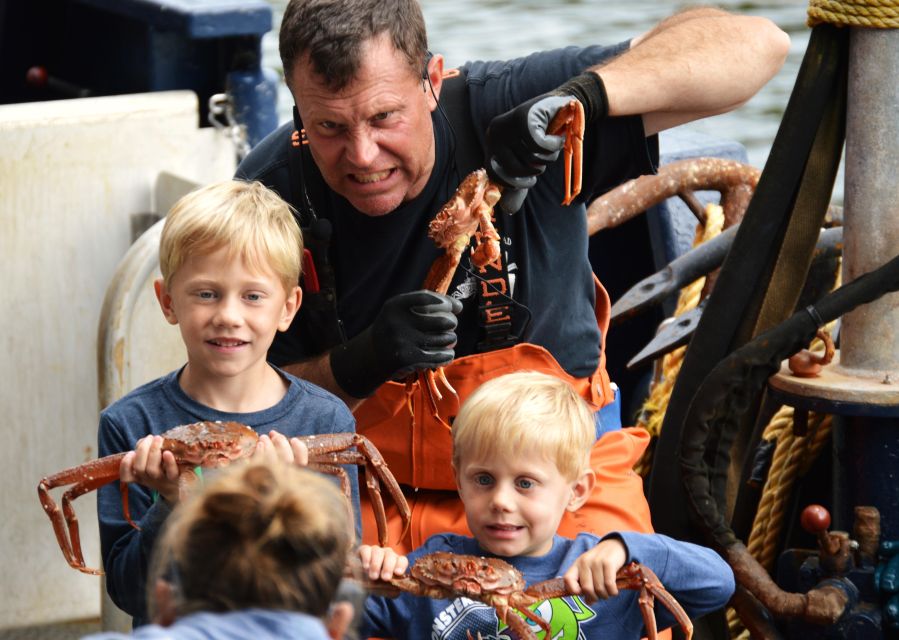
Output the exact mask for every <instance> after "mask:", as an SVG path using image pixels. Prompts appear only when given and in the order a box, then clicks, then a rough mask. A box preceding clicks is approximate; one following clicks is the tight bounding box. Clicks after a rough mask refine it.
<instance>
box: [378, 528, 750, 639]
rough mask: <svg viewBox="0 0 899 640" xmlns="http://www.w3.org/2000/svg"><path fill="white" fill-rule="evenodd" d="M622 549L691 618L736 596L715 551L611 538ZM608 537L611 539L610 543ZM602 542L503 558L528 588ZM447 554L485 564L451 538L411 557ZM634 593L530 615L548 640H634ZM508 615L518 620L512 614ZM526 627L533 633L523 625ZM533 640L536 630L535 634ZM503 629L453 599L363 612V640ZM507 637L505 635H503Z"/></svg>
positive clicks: (386, 603) (465, 543) (665, 621)
mask: <svg viewBox="0 0 899 640" xmlns="http://www.w3.org/2000/svg"><path fill="white" fill-rule="evenodd" d="M609 536H617V537H618V538H619V539H620V540H621V541H622V542H624V544H625V546H626V547H627V552H628V559H627V561H628V562H631V561H636V562H639V563H641V564H643V565H645V566H647V567H649V568H650V569H651V570H652V571H654V572H655V573H656V575H658V577H659V579H660V580H661V582H662V584H663V585H665V588H666V589H667V590H668V592H669V593H671V595H673V596H674V598H675V599H676V600H677V601H678V602H680V604H681V606H682V607H683V608H684V610H685V611H686V612H687V615H689V616H690V618H694V617H696V616H700V615H703V614H705V613H708V612H710V611H714V610H716V609H720V608H721V607H723V606H724V605H725V604H726V603H727V601H728V600H729V599H730V596H731V594H732V593H733V591H734V576H733V572H732V571H731V568H730V566H729V565H728V564H727V563H726V562H725V561H724V560H723V559H722V558H721V557H720V556H719V555H718V554H717V553H715V552H714V551H712V550H711V549H707V548H705V547H701V546H699V545H695V544H691V543H688V542H679V541H677V540H674V539H672V538H669V537H667V536H664V535H661V534H643V533H613V534H609ZM607 537H608V536H607ZM599 542H600V538H597V537H596V536H593V535H591V534H588V533H582V534H579V535H578V536H577V538H575V539H573V540H572V539H569V538H563V537H561V536H556V537H555V539H554V540H553V547H552V549H551V550H550V551H549V553H547V554H546V555H543V556H539V557H515V558H502V559H503V560H505V561H506V562H508V563H509V564H511V565H512V566H514V567H515V568H516V569H517V570H518V571H520V572H521V574H522V575H523V576H524V579H525V582H526V583H527V584H528V585H533V584H534V583H537V582H541V581H543V580H549V579H552V578H556V577H559V576H561V575H563V574H564V573H565V571H566V570H567V569H568V568H569V567H570V566H571V565H572V564H574V561H575V560H576V559H577V558H578V557H579V556H580V555H581V554H583V553H584V552H585V551H588V550H589V549H592V548H593V547H594V546H596V544H597V543H599ZM434 551H449V552H452V553H457V554H467V555H476V556H489V555H490V554H488V553H486V552H484V551H483V550H482V549H481V548H480V547H479V546H478V543H477V541H476V540H474V539H473V538H470V537H467V536H460V535H455V534H440V535H436V536H431V537H430V538H428V540H426V541H425V544H424V545H423V546H422V547H420V548H419V549H416V550H415V551H414V552H412V553H410V554H409V561H410V563H413V562H414V561H415V560H416V559H417V558H419V557H421V556H422V555H424V554H427V553H432V552H434ZM638 597H639V591H631V590H619V594H618V595H617V596H616V597H614V598H609V599H607V600H599V601H597V602H594V603H592V604H589V605H588V604H587V603H586V602H584V601H583V600H582V599H581V598H580V597H578V596H567V597H564V598H552V599H550V600H544V601H542V602H539V603H537V604H536V605H534V606H533V607H531V608H532V609H533V610H536V611H537V612H538V614H539V615H540V616H541V617H542V618H543V619H544V620H546V621H548V622H549V624H550V628H551V633H550V635H549V636H547V637H552V638H553V640H583V639H584V638H603V639H604V640H613V639H615V638H622V639H628V640H630V639H632V638H639V637H641V634H644V631H643V616H642V614H641V612H640V606H639V602H638V600H637V599H638ZM655 614H656V620H657V623H658V628H659V629H665V628H667V627H669V626H671V625H672V624H674V618H673V617H672V616H671V614H670V613H669V612H668V610H667V609H666V608H665V606H664V605H663V604H661V602H660V601H659V600H658V599H657V600H656V607H655ZM510 615H517V614H515V613H513V612H510ZM528 624H530V625H534V623H533V622H530V621H528ZM533 628H534V630H535V633H536V632H537V631H540V629H539V627H537V626H536V625H534V626H533ZM505 629H507V627H506V625H505V624H503V623H502V622H500V621H499V620H498V618H497V616H496V612H495V610H494V609H493V608H492V607H490V606H489V605H486V604H484V603H481V602H477V601H474V600H470V599H469V598H464V597H458V598H453V599H451V600H448V599H443V600H439V599H430V598H421V597H417V596H413V595H410V594H407V593H403V594H401V595H400V596H398V597H397V598H386V597H382V596H369V597H368V598H367V600H366V604H365V616H364V620H363V629H362V634H363V635H362V637H363V638H365V637H369V636H377V637H385V638H394V639H395V640H403V639H405V638H408V639H410V640H418V639H420V638H431V640H465V639H466V638H467V637H468V635H467V634H468V632H470V633H471V637H477V634H478V633H480V634H481V636H482V637H483V638H484V639H485V640H488V639H500V638H505V637H507V636H506V635H503V633H504V630H505ZM506 633H508V632H506Z"/></svg>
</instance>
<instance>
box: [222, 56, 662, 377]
mask: <svg viewBox="0 0 899 640" xmlns="http://www.w3.org/2000/svg"><path fill="white" fill-rule="evenodd" d="M627 46H628V43H622V44H619V45H616V46H613V47H600V46H592V47H583V48H582V47H568V48H565V49H558V50H555V51H549V52H540V53H535V54H532V55H529V56H527V57H524V58H519V59H516V60H511V61H503V62H471V63H468V64H466V65H465V66H464V69H465V71H466V73H467V75H466V82H467V84H468V93H469V101H470V112H471V118H472V120H473V124H474V130H475V131H476V132H477V134H478V136H479V137H480V142H481V144H482V145H483V134H484V131H486V129H487V125H488V124H489V123H490V121H491V120H492V119H493V117H495V116H496V115H498V114H501V113H504V112H506V111H508V110H509V109H512V108H513V107H515V106H516V105H518V104H520V103H521V102H524V101H525V100H527V99H529V98H532V97H534V96H537V95H541V94H543V93H546V92H548V91H550V90H552V89H554V88H555V87H557V86H559V85H560V84H562V83H563V82H565V81H566V80H568V79H569V78H571V77H572V76H574V75H577V74H578V73H580V72H581V71H582V70H584V69H586V68H588V67H590V66H593V65H595V64H597V63H599V62H601V61H603V60H607V59H609V58H611V57H613V56H615V55H617V54H618V53H620V52H621V51H624V50H626V48H627ZM432 120H433V125H434V134H435V145H436V146H435V148H436V159H435V165H434V169H433V171H432V173H431V176H430V179H429V180H428V182H427V184H426V186H425V188H424V190H423V191H422V193H421V194H420V195H419V196H418V197H417V198H415V200H413V201H410V202H406V203H404V204H402V205H401V206H400V207H398V208H397V209H396V210H394V211H393V212H391V213H390V214H388V215H385V216H378V217H371V216H367V215H365V214H363V213H361V212H359V211H357V210H356V209H355V208H354V207H353V206H352V205H350V203H349V202H348V201H347V200H346V199H344V198H343V197H341V196H339V195H337V194H336V193H334V192H332V191H330V190H329V189H327V188H325V193H324V194H322V195H321V196H320V197H318V198H313V200H317V201H316V202H314V204H315V207H316V210H317V214H318V216H319V217H324V218H327V219H329V220H330V221H331V224H332V241H331V246H330V252H329V258H330V260H331V261H332V263H333V265H334V269H335V275H336V288H337V296H338V303H337V311H338V315H339V317H340V321H341V323H342V325H343V330H344V332H345V335H346V337H348V338H351V337H353V336H355V335H357V334H358V333H360V332H361V331H362V330H364V329H365V328H366V327H368V326H369V325H370V324H371V323H372V322H373V320H374V319H375V317H376V316H377V314H378V312H379V311H380V309H381V305H382V304H383V302H384V301H385V300H386V299H388V298H389V297H391V296H394V295H396V294H399V293H403V292H407V291H412V290H416V289H420V288H421V287H422V283H423V282H424V280H425V276H426V275H427V273H428V270H429V268H430V266H431V264H432V263H433V262H434V260H435V259H436V258H437V257H438V255H439V253H440V252H439V250H438V249H437V248H436V246H435V245H434V243H433V242H432V241H431V240H429V239H428V235H427V234H428V223H429V222H430V220H431V219H432V218H433V217H434V215H435V214H436V213H437V211H438V210H439V209H440V207H441V206H442V205H443V204H444V203H445V202H446V201H447V200H449V198H450V197H451V195H452V194H453V192H454V191H455V188H456V187H457V186H458V185H459V183H460V182H461V180H462V178H463V177H464V176H463V175H461V174H460V172H459V170H458V168H457V166H456V159H455V157H454V155H453V153H454V149H455V140H454V136H455V133H454V131H453V130H452V128H451V126H450V125H449V124H448V123H447V120H446V118H445V117H444V116H443V114H442V113H441V112H440V110H439V109H438V110H435V111H434V113H433V115H432ZM292 130H293V125H292V124H286V125H284V126H282V127H281V128H279V129H278V130H277V131H275V132H273V133H272V134H270V135H269V136H268V137H266V138H265V139H264V140H263V141H261V142H260V143H259V144H258V145H257V146H256V148H254V149H253V151H252V152H251V153H250V155H249V156H247V158H246V159H245V160H244V161H243V162H242V163H241V165H240V167H239V168H238V171H237V177H238V178H241V179H249V180H259V181H261V182H263V183H264V184H266V185H267V186H269V187H271V188H273V189H274V190H275V191H277V192H278V193H279V194H280V195H281V196H282V197H284V198H285V199H287V200H288V201H291V202H292V203H293V204H295V205H296V204H297V203H296V198H298V197H299V196H298V193H299V189H298V187H297V185H295V184H291V181H290V177H289V172H288V160H287V154H288V148H289V144H290V142H289V138H290V134H291V132H292ZM587 134H588V135H587V137H586V138H585V141H584V145H585V148H584V163H583V165H584V177H583V191H582V193H581V196H580V197H579V198H578V199H577V200H576V201H575V203H574V204H572V205H571V206H567V207H564V206H562V205H561V204H560V203H561V201H562V191H563V164H562V162H561V161H559V162H556V163H554V164H553V165H551V166H549V167H548V168H547V170H546V172H545V173H544V174H543V175H542V176H540V177H539V178H538V180H537V184H536V186H535V187H534V188H532V189H530V191H529V192H528V196H527V199H526V200H525V202H524V206H523V207H522V209H521V210H520V211H519V212H518V213H516V214H515V215H513V216H507V215H503V214H500V213H499V212H498V211H497V213H496V217H497V223H498V224H497V226H498V227H499V229H500V233H501V235H502V242H501V245H502V248H503V252H504V259H505V263H506V265H507V268H508V271H509V282H510V285H511V289H512V291H511V295H512V298H514V302H513V303H512V304H513V308H514V311H513V318H514V319H513V328H512V333H513V334H515V335H517V336H519V337H520V339H521V341H524V342H530V343H533V344H537V345H540V346H543V347H545V348H546V349H547V350H548V351H549V352H550V353H551V354H552V355H553V356H554V357H555V358H556V360H557V361H558V362H559V364H561V365H562V367H563V368H564V369H565V370H566V371H567V372H568V373H569V374H571V375H573V376H576V377H585V376H588V375H590V374H591V373H593V371H594V370H595V369H596V366H597V364H598V361H599V349H600V336H599V329H598V327H597V326H596V320H595V317H594V309H593V307H594V302H595V291H594V285H593V275H592V269H591V265H590V262H589V260H588V256H587V240H588V237H587V228H586V206H585V203H587V202H589V201H590V200H592V199H593V198H595V197H596V196H598V195H601V194H602V193H604V192H605V191H607V190H609V189H611V188H613V187H615V186H617V185H618V184H620V183H622V182H624V181H626V180H628V179H630V178H633V177H636V176H639V175H644V174H647V173H652V172H653V171H654V167H655V164H656V161H657V155H658V154H657V149H656V147H657V144H656V140H655V138H654V137H651V138H649V139H647V138H646V137H645V133H644V130H643V124H642V118H641V117H639V116H634V117H626V118H607V119H605V120H602V121H601V122H599V123H595V124H593V125H590V126H588V129H587ZM478 286H479V282H478V280H477V278H476V277H475V275H474V274H472V273H471V267H470V262H469V257H468V255H467V254H466V255H464V256H463V258H462V264H461V265H460V268H459V270H458V271H457V272H456V276H455V278H454V279H453V282H452V285H451V286H450V289H449V295H452V296H454V297H456V298H458V299H460V300H461V301H462V302H463V311H462V313H461V315H460V320H459V326H458V329H457V331H456V333H457V336H458V343H457V345H456V348H455V352H456V356H457V357H460V356H465V355H469V354H471V353H474V352H476V351H477V348H478V347H477V344H478V342H479V341H480V339H481V335H480V334H481V327H480V325H479V320H478V309H477V296H476V289H477V287H478ZM305 308H306V301H305V300H304V306H303V307H301V308H300V311H299V314H298V318H297V319H296V320H295V322H294V326H293V327H291V330H290V331H288V332H287V333H286V334H281V333H279V334H278V336H277V337H276V339H275V344H274V345H273V346H272V349H271V350H270V352H269V358H270V359H271V360H272V362H274V363H276V364H284V363H289V362H294V361H296V360H298V359H300V358H302V357H307V356H312V355H315V354H318V353H321V352H323V351H325V350H326V349H328V348H330V347H332V346H334V345H333V344H324V343H323V341H322V337H321V332H318V331H309V330H306V331H301V330H299V325H300V323H301V322H302V316H303V313H304V309H305Z"/></svg>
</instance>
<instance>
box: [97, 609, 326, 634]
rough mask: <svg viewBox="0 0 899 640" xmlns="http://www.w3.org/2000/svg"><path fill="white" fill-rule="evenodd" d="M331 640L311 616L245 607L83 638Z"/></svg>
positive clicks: (198, 614) (321, 624) (323, 627)
mask: <svg viewBox="0 0 899 640" xmlns="http://www.w3.org/2000/svg"><path fill="white" fill-rule="evenodd" d="M247 638H252V639H253V640H283V639H284V638H302V639H303V640H330V636H329V635H328V633H327V631H326V630H325V625H324V624H323V623H322V621H321V620H320V619H318V618H316V617H314V616H310V615H308V614H305V613H296V612H294V611H280V610H275V609H271V610H270V609H246V610H243V611H227V612H224V613H206V612H201V613H193V614H191V615H189V616H185V617H184V618H180V619H178V620H176V621H175V623H174V624H172V625H171V626H169V627H160V626H159V625H155V624H154V625H146V626H143V627H140V628H138V629H135V630H134V631H132V632H131V633H130V634H124V633H112V632H108V633H95V634H91V635H89V636H85V637H84V638H82V640H247Z"/></svg>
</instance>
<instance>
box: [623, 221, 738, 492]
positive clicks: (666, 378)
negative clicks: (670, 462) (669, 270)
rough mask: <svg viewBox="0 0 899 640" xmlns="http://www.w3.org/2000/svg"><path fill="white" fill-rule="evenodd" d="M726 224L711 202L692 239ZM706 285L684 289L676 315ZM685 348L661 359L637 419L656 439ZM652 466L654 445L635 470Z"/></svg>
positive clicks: (692, 304)
mask: <svg viewBox="0 0 899 640" xmlns="http://www.w3.org/2000/svg"><path fill="white" fill-rule="evenodd" d="M723 225H724V210H723V209H722V208H721V207H720V206H719V205H717V204H708V205H706V208H705V224H703V225H697V227H696V234H695V236H694V238H693V246H694V247H695V246H698V245H700V244H702V243H703V242H705V241H707V240H710V239H711V238H714V237H715V236H717V235H718V234H719V233H721V227H722V226H723ZM704 286H705V277H704V276H703V277H702V278H699V279H698V280H696V281H695V282H692V283H691V284H689V285H687V286H686V287H684V288H683V289H681V292H680V295H679V296H678V299H677V308H676V309H675V311H674V315H675V316H679V315H681V314H682V313H685V312H687V311H689V310H690V309H693V308H695V307H696V305H697V304H699V299H700V296H701V295H702V288H703V287H704ZM686 350H687V348H686V347H678V348H677V349H675V350H674V351H672V352H670V353H667V354H665V356H664V357H663V358H662V367H661V375H659V376H658V379H657V380H655V381H654V382H653V383H652V387H651V389H650V392H649V397H648V398H647V399H646V400H645V401H644V403H643V408H642V409H641V411H640V416H639V418H638V419H637V426H638V427H643V428H644V429H646V430H647V431H648V432H649V434H650V435H651V436H652V437H653V438H656V437H658V435H659V433H660V432H661V430H662V421H663V420H664V418H665V410H666V409H667V408H668V400H669V399H670V398H671V391H672V389H673V388H674V381H675V380H676V379H677V372H678V371H680V367H681V364H682V363H683V360H684V353H685V352H686ZM651 467H652V448H651V447H650V448H648V449H646V452H645V453H644V454H643V456H642V457H641V458H640V460H638V461H637V464H636V465H635V466H634V471H636V472H637V473H639V474H640V475H641V476H643V477H646V475H647V474H648V473H649V470H650V468H651Z"/></svg>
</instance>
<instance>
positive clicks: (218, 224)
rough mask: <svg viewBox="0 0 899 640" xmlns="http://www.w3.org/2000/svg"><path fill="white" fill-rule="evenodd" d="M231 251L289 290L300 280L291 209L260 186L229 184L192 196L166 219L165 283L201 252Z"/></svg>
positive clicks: (298, 240) (161, 253)
mask: <svg viewBox="0 0 899 640" xmlns="http://www.w3.org/2000/svg"><path fill="white" fill-rule="evenodd" d="M222 247H227V248H228V253H229V257H230V258H240V259H242V260H243V261H245V263H246V264H247V266H248V267H249V268H251V269H253V270H254V271H257V272H258V271H265V270H271V271H272V272H274V273H275V274H276V275H277V276H278V278H279V279H280V280H281V282H282V284H283V285H284V289H285V291H290V290H291V289H292V288H293V287H295V286H296V285H297V283H298V282H299V278H300V271H301V268H302V256H303V239H302V236H301V234H300V229H299V227H298V226H297V222H296V220H295V218H294V216H293V213H292V212H291V209H290V205H288V204H287V203H286V202H284V200H282V199H281V198H280V197H279V196H278V194H276V193H275V192H274V191H271V190H270V189H268V188H266V187H265V186H263V185H262V184H261V183H259V182H243V181H239V180H228V181H225V182H218V183H215V184H211V185H209V186H206V187H203V188H201V189H198V190H196V191H193V192H191V193H189V194H187V195H186V196H184V197H183V198H181V199H180V200H178V202H176V203H175V205H174V206H173V207H172V209H171V211H169V213H168V215H167V216H166V221H165V225H164V227H163V230H162V238H161V240H160V244H159V267H160V269H161V271H162V278H163V282H164V283H165V285H166V286H167V287H171V280H172V277H173V275H174V274H175V273H176V272H177V271H178V269H179V268H180V267H181V265H183V264H184V262H185V261H186V260H187V259H188V258H189V257H190V256H191V255H194V254H197V253H205V254H208V253H213V252H214V251H216V250H218V249H221V248H222Z"/></svg>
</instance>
